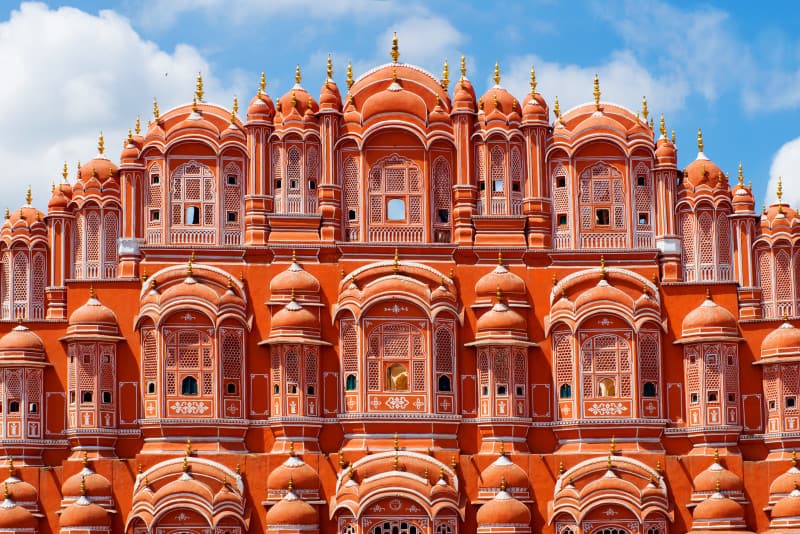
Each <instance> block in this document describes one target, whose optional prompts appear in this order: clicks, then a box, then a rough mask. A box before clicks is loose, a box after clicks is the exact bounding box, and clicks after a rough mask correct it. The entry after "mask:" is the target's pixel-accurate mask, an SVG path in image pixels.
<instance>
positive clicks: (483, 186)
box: [480, 180, 486, 191]
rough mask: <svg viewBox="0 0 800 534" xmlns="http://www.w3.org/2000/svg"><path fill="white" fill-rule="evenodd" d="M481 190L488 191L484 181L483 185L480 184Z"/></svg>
mask: <svg viewBox="0 0 800 534" xmlns="http://www.w3.org/2000/svg"><path fill="white" fill-rule="evenodd" d="M480 190H481V191H486V182H485V181H483V180H481V183H480Z"/></svg>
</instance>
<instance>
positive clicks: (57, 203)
mask: <svg viewBox="0 0 800 534" xmlns="http://www.w3.org/2000/svg"><path fill="white" fill-rule="evenodd" d="M65 185H67V184H58V185H56V187H55V189H53V194H52V195H51V196H50V200H49V201H48V202H47V211H48V212H50V211H55V210H64V209H66V208H67V205H68V204H69V201H70V197H71V196H72V190H71V189H70V195H69V196H67V195H66V194H65V189H66V188H65V187H63V186H65Z"/></svg>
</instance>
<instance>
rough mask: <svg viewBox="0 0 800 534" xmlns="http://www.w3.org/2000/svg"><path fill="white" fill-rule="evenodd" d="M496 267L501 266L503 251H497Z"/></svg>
mask: <svg viewBox="0 0 800 534" xmlns="http://www.w3.org/2000/svg"><path fill="white" fill-rule="evenodd" d="M497 265H503V251H502V250H498V251H497Z"/></svg>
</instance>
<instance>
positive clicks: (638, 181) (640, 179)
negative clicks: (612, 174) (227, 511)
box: [636, 176, 645, 186]
mask: <svg viewBox="0 0 800 534" xmlns="http://www.w3.org/2000/svg"><path fill="white" fill-rule="evenodd" d="M636 185H638V186H644V185H645V177H644V176H637V177H636Z"/></svg>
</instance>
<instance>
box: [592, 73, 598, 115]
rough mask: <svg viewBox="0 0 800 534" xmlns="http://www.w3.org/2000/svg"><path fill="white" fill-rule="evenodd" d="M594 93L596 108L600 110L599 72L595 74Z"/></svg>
mask: <svg viewBox="0 0 800 534" xmlns="http://www.w3.org/2000/svg"><path fill="white" fill-rule="evenodd" d="M592 94H593V95H594V109H595V110H596V111H600V76H598V75H597V74H595V75H594V91H593V92H592Z"/></svg>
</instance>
